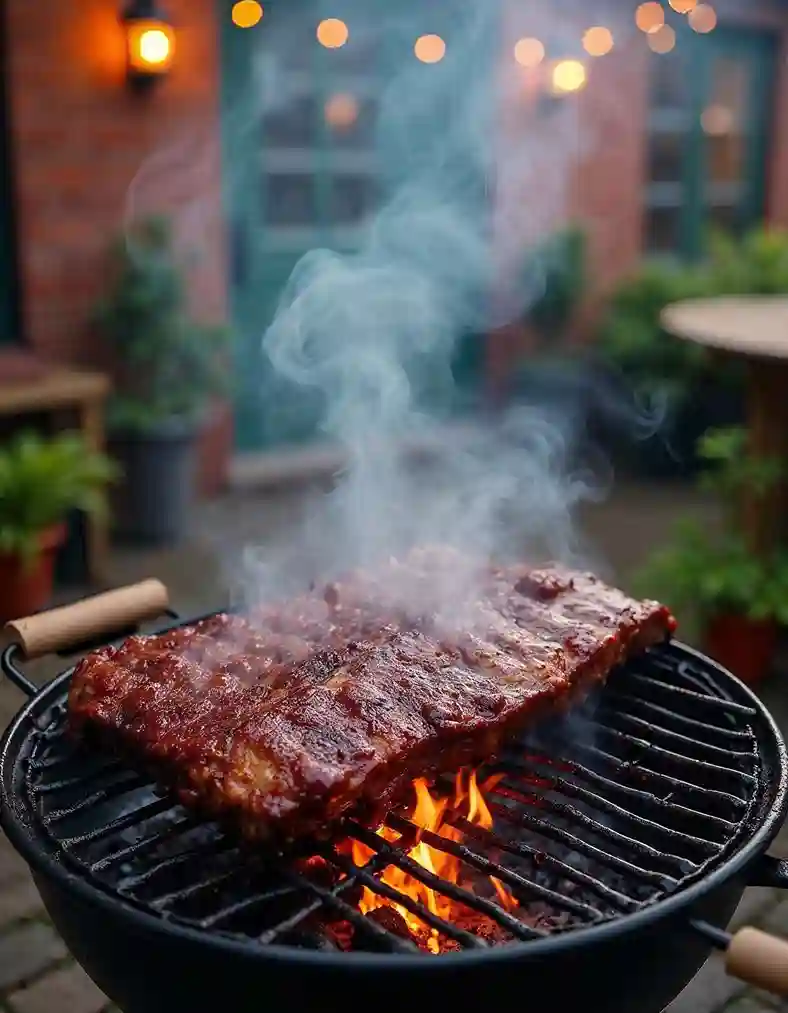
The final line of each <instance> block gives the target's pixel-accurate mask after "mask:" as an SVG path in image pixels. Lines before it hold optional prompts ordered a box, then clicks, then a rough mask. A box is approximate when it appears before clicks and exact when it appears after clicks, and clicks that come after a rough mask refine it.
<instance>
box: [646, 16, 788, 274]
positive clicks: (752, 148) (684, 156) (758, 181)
mask: <svg viewBox="0 0 788 1013" xmlns="http://www.w3.org/2000/svg"><path fill="white" fill-rule="evenodd" d="M672 23H673V24H674V25H675V27H676V46H675V48H674V49H673V51H672V52H670V53H667V54H659V55H657V54H654V55H653V56H652V57H651V64H652V76H651V86H652V90H651V109H650V118H649V143H648V152H649V160H648V181H647V187H646V246H647V248H648V249H649V251H650V252H653V253H658V254H662V253H666V254H682V255H685V256H690V257H694V256H697V255H698V254H700V253H701V252H702V250H703V248H704V245H705V242H706V239H707V236H708V232H709V230H710V229H711V228H715V227H716V228H720V229H724V230H725V231H730V232H733V233H740V232H742V231H743V230H745V229H747V228H749V227H751V226H752V225H754V224H756V223H757V222H758V221H759V220H760V219H761V218H762V216H763V213H764V210H765V186H766V179H767V161H768V146H769V139H770V129H771V124H772V120H773V108H774V107H773V101H772V99H773V90H774V80H775V70H776V58H777V45H776V39H775V38H774V36H773V35H771V34H769V33H766V32H758V31H748V30H747V29H743V28H730V27H726V26H724V25H719V26H718V27H717V28H715V29H714V31H713V32H711V33H710V34H707V35H697V34H696V33H694V32H692V31H691V30H690V29H689V28H688V26H687V24H686V21H685V19H682V18H679V17H678V16H676V18H675V20H674V21H673V22H672Z"/></svg>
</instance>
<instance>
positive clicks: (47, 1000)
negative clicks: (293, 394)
mask: <svg viewBox="0 0 788 1013" xmlns="http://www.w3.org/2000/svg"><path fill="white" fill-rule="evenodd" d="M304 495H305V494H304V493H303V492H299V493H297V494H296V493H279V494H271V493H269V494H265V495H264V494H262V493H260V494H258V495H256V496H254V495H251V494H246V495H245V496H242V497H239V496H235V497H228V498H225V499H222V500H219V501H217V502H215V503H211V504H207V505H205V506H204V507H202V508H201V510H200V513H199V516H198V517H197V519H196V524H195V529H194V532H193V534H192V536H191V537H190V538H189V539H188V540H187V542H186V543H185V544H184V545H182V546H179V547H177V548H175V549H172V550H168V551H166V552H141V551H117V552H116V553H115V555H114V559H113V573H112V575H111V576H112V583H113V584H121V583H126V582H129V581H132V580H136V579H141V578H142V577H145V576H160V577H162V578H163V579H164V580H165V581H166V582H167V583H168V585H169V586H170V589H171V592H172V599H173V603H174V604H175V605H176V607H177V608H179V609H180V611H181V612H182V614H184V615H187V614H199V613H201V612H205V611H208V610H211V609H213V608H217V607H220V606H221V605H222V603H223V601H224V591H223V590H222V588H223V586H224V577H225V576H226V567H225V564H226V562H227V561H228V560H231V559H232V558H233V554H234V553H235V551H236V550H237V549H239V548H240V547H241V546H242V545H243V544H244V543H248V542H250V541H252V540H254V541H255V542H257V543H262V544H269V545H276V544H277V543H281V542H282V541H283V540H284V539H287V538H288V537H289V536H290V535H291V532H292V524H293V523H294V517H295V516H296V515H297V509H296V508H297V507H298V506H300V505H301V504H302V503H303V500H304ZM686 508H690V509H693V510H697V511H700V512H701V513H705V512H707V507H706V505H705V504H704V503H703V502H702V501H697V500H696V499H695V498H694V496H692V495H690V494H688V493H687V492H686V491H684V490H680V489H675V488H671V487H669V486H668V487H665V486H660V487H658V488H634V487H624V488H622V489H619V491H618V492H617V493H616V494H615V496H614V497H613V498H612V499H611V500H610V501H609V502H608V503H607V504H605V505H604V506H600V507H596V508H594V510H593V511H591V512H590V513H589V514H588V516H587V517H586V519H585V527H586V529H587V530H588V531H589V532H590V534H591V536H592V538H593V540H594V542H595V544H596V545H597V546H598V548H599V550H600V554H601V557H602V558H604V559H605V560H607V561H608V563H609V564H610V567H611V569H612V571H613V572H614V573H615V575H616V577H617V579H618V580H619V581H620V582H621V583H622V585H623V586H626V583H627V579H628V576H629V574H630V573H631V572H632V569H633V568H634V567H635V566H637V565H638V563H639V562H640V561H641V559H642V557H643V554H644V552H647V551H648V550H649V548H650V547H651V546H653V545H654V544H655V543H657V542H659V541H660V540H661V539H662V538H663V537H664V536H665V533H666V532H667V530H668V527H669V525H670V523H671V521H672V519H673V518H674V517H675V515H676V514H677V513H679V512H681V511H683V510H684V509H686ZM74 594H76V592H74ZM56 670H57V669H56V667H55V668H53V667H52V665H51V664H46V663H41V664H40V665H39V666H38V670H37V671H35V672H33V673H32V674H33V677H34V678H36V679H37V681H41V680H43V679H46V678H47V677H49V676H50V675H51V674H54V671H56ZM763 693H764V697H765V699H766V702H767V705H768V706H769V707H770V709H771V710H772V713H774V714H775V716H776V718H777V720H778V721H779V723H780V724H781V726H782V727H783V728H784V729H786V730H788V693H785V692H784V690H783V688H782V683H781V680H780V679H779V678H775V679H773V680H772V681H771V682H770V683H769V684H768V685H767V686H765V687H764V691H763ZM20 702H21V700H20V697H19V694H18V693H17V692H16V691H15V690H14V689H13V687H10V686H8V685H2V686H0V724H2V725H3V726H4V725H5V723H6V722H7V721H8V720H10V718H11V717H12V716H13V714H14V713H15V711H16V710H17V708H18V707H19V705H20ZM773 853H775V854H778V855H783V856H785V855H788V831H784V832H783V833H782V834H781V835H780V838H779V839H778V841H777V843H776V846H775V848H774V849H773ZM742 924H753V925H757V926H760V927H762V928H764V929H767V930H768V931H771V932H775V933H777V934H779V935H782V936H784V937H788V894H781V893H780V892H778V891H772V890H766V889H752V890H748V891H747V892H746V894H745V896H744V899H743V901H742V904H741V906H740V908H739V911H738V912H737V914H736V917H735V919H734V921H733V926H734V927H736V926H738V925H742ZM778 1009H783V1010H785V1009H788V1006H786V1005H785V1004H783V1005H781V1004H780V1003H779V1002H778V1001H776V1000H775V999H773V998H771V997H769V996H765V995H763V994H761V993H759V992H757V991H756V990H753V989H750V988H747V987H745V986H744V985H742V984H741V983H740V982H736V981H734V980H733V979H731V978H728V977H727V975H726V974H725V971H724V967H723V962H722V958H721V957H720V956H718V955H715V956H712V957H711V958H710V960H709V961H708V962H707V963H706V965H705V966H704V967H703V969H702V970H701V972H700V973H699V974H698V975H697V977H696V978H695V979H694V980H693V981H692V982H691V984H690V985H688V986H687V988H686V989H685V990H684V991H683V992H682V993H681V995H680V996H678V998H677V999H676V1000H675V1001H674V1002H673V1003H672V1004H671V1005H670V1006H669V1007H668V1013H723V1011H724V1013H768V1011H771V1013H774V1011H775V1010H778ZM113 1010H114V1008H113V1007H112V1005H111V1003H110V1002H109V1001H108V999H107V998H106V996H104V995H102V994H101V992H100V991H99V990H98V989H97V987H96V986H95V985H94V984H93V982H92V981H91V980H90V978H89V977H88V976H87V975H86V974H85V973H84V972H83V971H82V970H81V969H80V968H79V967H78V966H77V965H76V964H75V963H74V961H73V960H72V959H71V958H70V956H69V954H68V952H67V950H66V948H65V946H64V944H63V943H62V941H61V940H60V939H59V938H58V936H57V934H56V933H55V931H54V930H53V928H52V927H51V925H50V923H49V921H48V919H47V915H46V912H45V911H44V910H43V906H42V904H41V901H40V899H39V897H38V894H37V892H36V890H35V887H34V886H33V884H32V881H31V879H30V876H29V874H28V872H27V868H26V866H25V864H24V862H23V861H22V860H21V859H20V858H19V857H18V856H17V855H16V853H15V852H14V851H13V849H12V848H11V846H10V844H9V843H8V842H7V841H6V840H5V839H4V838H2V837H0V1011H2V1013H60V1011H62V1013H110V1011H113ZM114 1013H118V1011H114ZM590 1013H594V1011H590ZM632 1013H638V1010H637V1008H633V1010H632Z"/></svg>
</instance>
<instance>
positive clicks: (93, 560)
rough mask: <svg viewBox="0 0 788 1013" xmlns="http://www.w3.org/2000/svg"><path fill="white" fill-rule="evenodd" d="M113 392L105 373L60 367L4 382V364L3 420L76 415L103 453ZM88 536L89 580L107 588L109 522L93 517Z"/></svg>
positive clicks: (0, 412)
mask: <svg viewBox="0 0 788 1013" xmlns="http://www.w3.org/2000/svg"><path fill="white" fill-rule="evenodd" d="M109 390H110V381H109V379H108V377H106V376H104V375H103V374H101V373H86V372H81V371H77V370H72V369H61V368H58V367H52V368H49V369H47V370H46V371H45V372H42V373H41V374H40V375H37V376H35V377H32V378H29V379H23V378H20V379H12V380H11V381H10V382H8V383H4V382H3V376H2V363H0V418H16V417H17V416H23V415H43V414H47V415H50V414H56V413H59V412H63V411H68V412H73V413H75V414H76V416H77V421H78V426H79V429H80V430H81V431H82V434H83V436H84V438H85V440H86V442H87V443H88V445H89V446H91V447H93V448H94V449H95V450H103V449H104V445H105V433H104V405H105V402H106V398H107V395H108V393H109ZM86 537H87V557H88V558H87V564H88V577H89V579H90V581H91V583H92V584H96V585H103V584H104V583H105V582H106V578H107V556H108V547H109V538H108V531H107V525H106V522H105V520H104V519H103V518H90V519H89V522H88V524H87V535H86Z"/></svg>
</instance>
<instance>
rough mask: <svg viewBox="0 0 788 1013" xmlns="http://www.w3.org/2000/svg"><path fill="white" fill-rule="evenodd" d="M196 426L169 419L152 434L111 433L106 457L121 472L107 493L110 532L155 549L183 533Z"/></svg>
mask: <svg viewBox="0 0 788 1013" xmlns="http://www.w3.org/2000/svg"><path fill="white" fill-rule="evenodd" d="M198 434H199V427H198V426H196V425H194V424H192V423H186V422H184V421H182V420H180V419H174V420H172V421H171V422H170V423H168V424H167V425H165V426H161V427H160V428H159V429H157V430H155V431H153V432H144V433H137V432H133V433H132V432H128V433H126V432H116V433H114V434H113V435H112V436H111V437H110V440H109V452H110V454H111V456H112V457H114V458H115V460H116V461H117V462H118V464H119V465H120V467H121V468H122V469H123V478H122V480H121V481H120V482H119V483H118V485H117V487H116V488H115V489H114V490H113V500H112V508H113V518H114V530H115V533H116V534H117V535H118V536H119V537H120V538H122V539H124V540H128V541H133V542H143V543H146V544H154V545H161V544H167V543H170V542H174V541H177V540H179V539H180V538H182V537H184V536H185V535H186V534H188V531H189V528H190V524H191V513H192V506H193V503H194V500H195V496H196V479H197V473H196V463H197V438H198Z"/></svg>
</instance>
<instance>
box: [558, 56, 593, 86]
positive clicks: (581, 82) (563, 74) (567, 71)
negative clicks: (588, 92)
mask: <svg viewBox="0 0 788 1013" xmlns="http://www.w3.org/2000/svg"><path fill="white" fill-rule="evenodd" d="M587 79H588V75H587V74H586V69H585V67H584V66H583V64H582V63H581V62H580V61H579V60H559V62H558V63H557V64H556V65H555V66H554V67H553V74H552V82H553V91H555V92H559V93H561V94H566V93H567V92H572V91H580V89H581V88H583V87H585V84H586V81H587Z"/></svg>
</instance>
